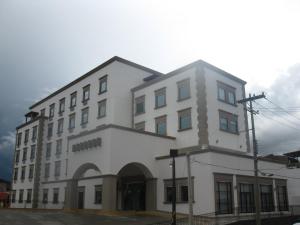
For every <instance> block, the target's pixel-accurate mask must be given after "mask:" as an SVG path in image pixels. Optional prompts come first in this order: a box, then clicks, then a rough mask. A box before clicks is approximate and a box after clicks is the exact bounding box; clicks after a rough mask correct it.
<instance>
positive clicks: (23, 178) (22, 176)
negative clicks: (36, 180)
mask: <svg viewBox="0 0 300 225" xmlns="http://www.w3.org/2000/svg"><path fill="white" fill-rule="evenodd" d="M25 175H26V166H22V170H21V180H25Z"/></svg>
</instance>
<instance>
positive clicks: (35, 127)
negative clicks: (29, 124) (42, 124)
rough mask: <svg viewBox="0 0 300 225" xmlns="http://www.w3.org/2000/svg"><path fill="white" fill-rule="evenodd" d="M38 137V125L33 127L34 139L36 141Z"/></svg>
mask: <svg viewBox="0 0 300 225" xmlns="http://www.w3.org/2000/svg"><path fill="white" fill-rule="evenodd" d="M36 138H37V126H34V127H33V128H32V141H33V142H34V141H35V140H36Z"/></svg>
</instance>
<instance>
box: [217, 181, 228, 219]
mask: <svg viewBox="0 0 300 225" xmlns="http://www.w3.org/2000/svg"><path fill="white" fill-rule="evenodd" d="M216 203H217V209H216V213H217V214H230V213H232V183H231V182H216Z"/></svg>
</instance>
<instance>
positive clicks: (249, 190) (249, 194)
mask: <svg viewBox="0 0 300 225" xmlns="http://www.w3.org/2000/svg"><path fill="white" fill-rule="evenodd" d="M239 197H240V212H241V213H252V212H254V211H255V204H254V186H253V184H239Z"/></svg>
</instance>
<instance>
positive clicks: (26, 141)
mask: <svg viewBox="0 0 300 225" xmlns="http://www.w3.org/2000/svg"><path fill="white" fill-rule="evenodd" d="M28 140H29V130H25V138H24V144H27V143H28Z"/></svg>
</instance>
